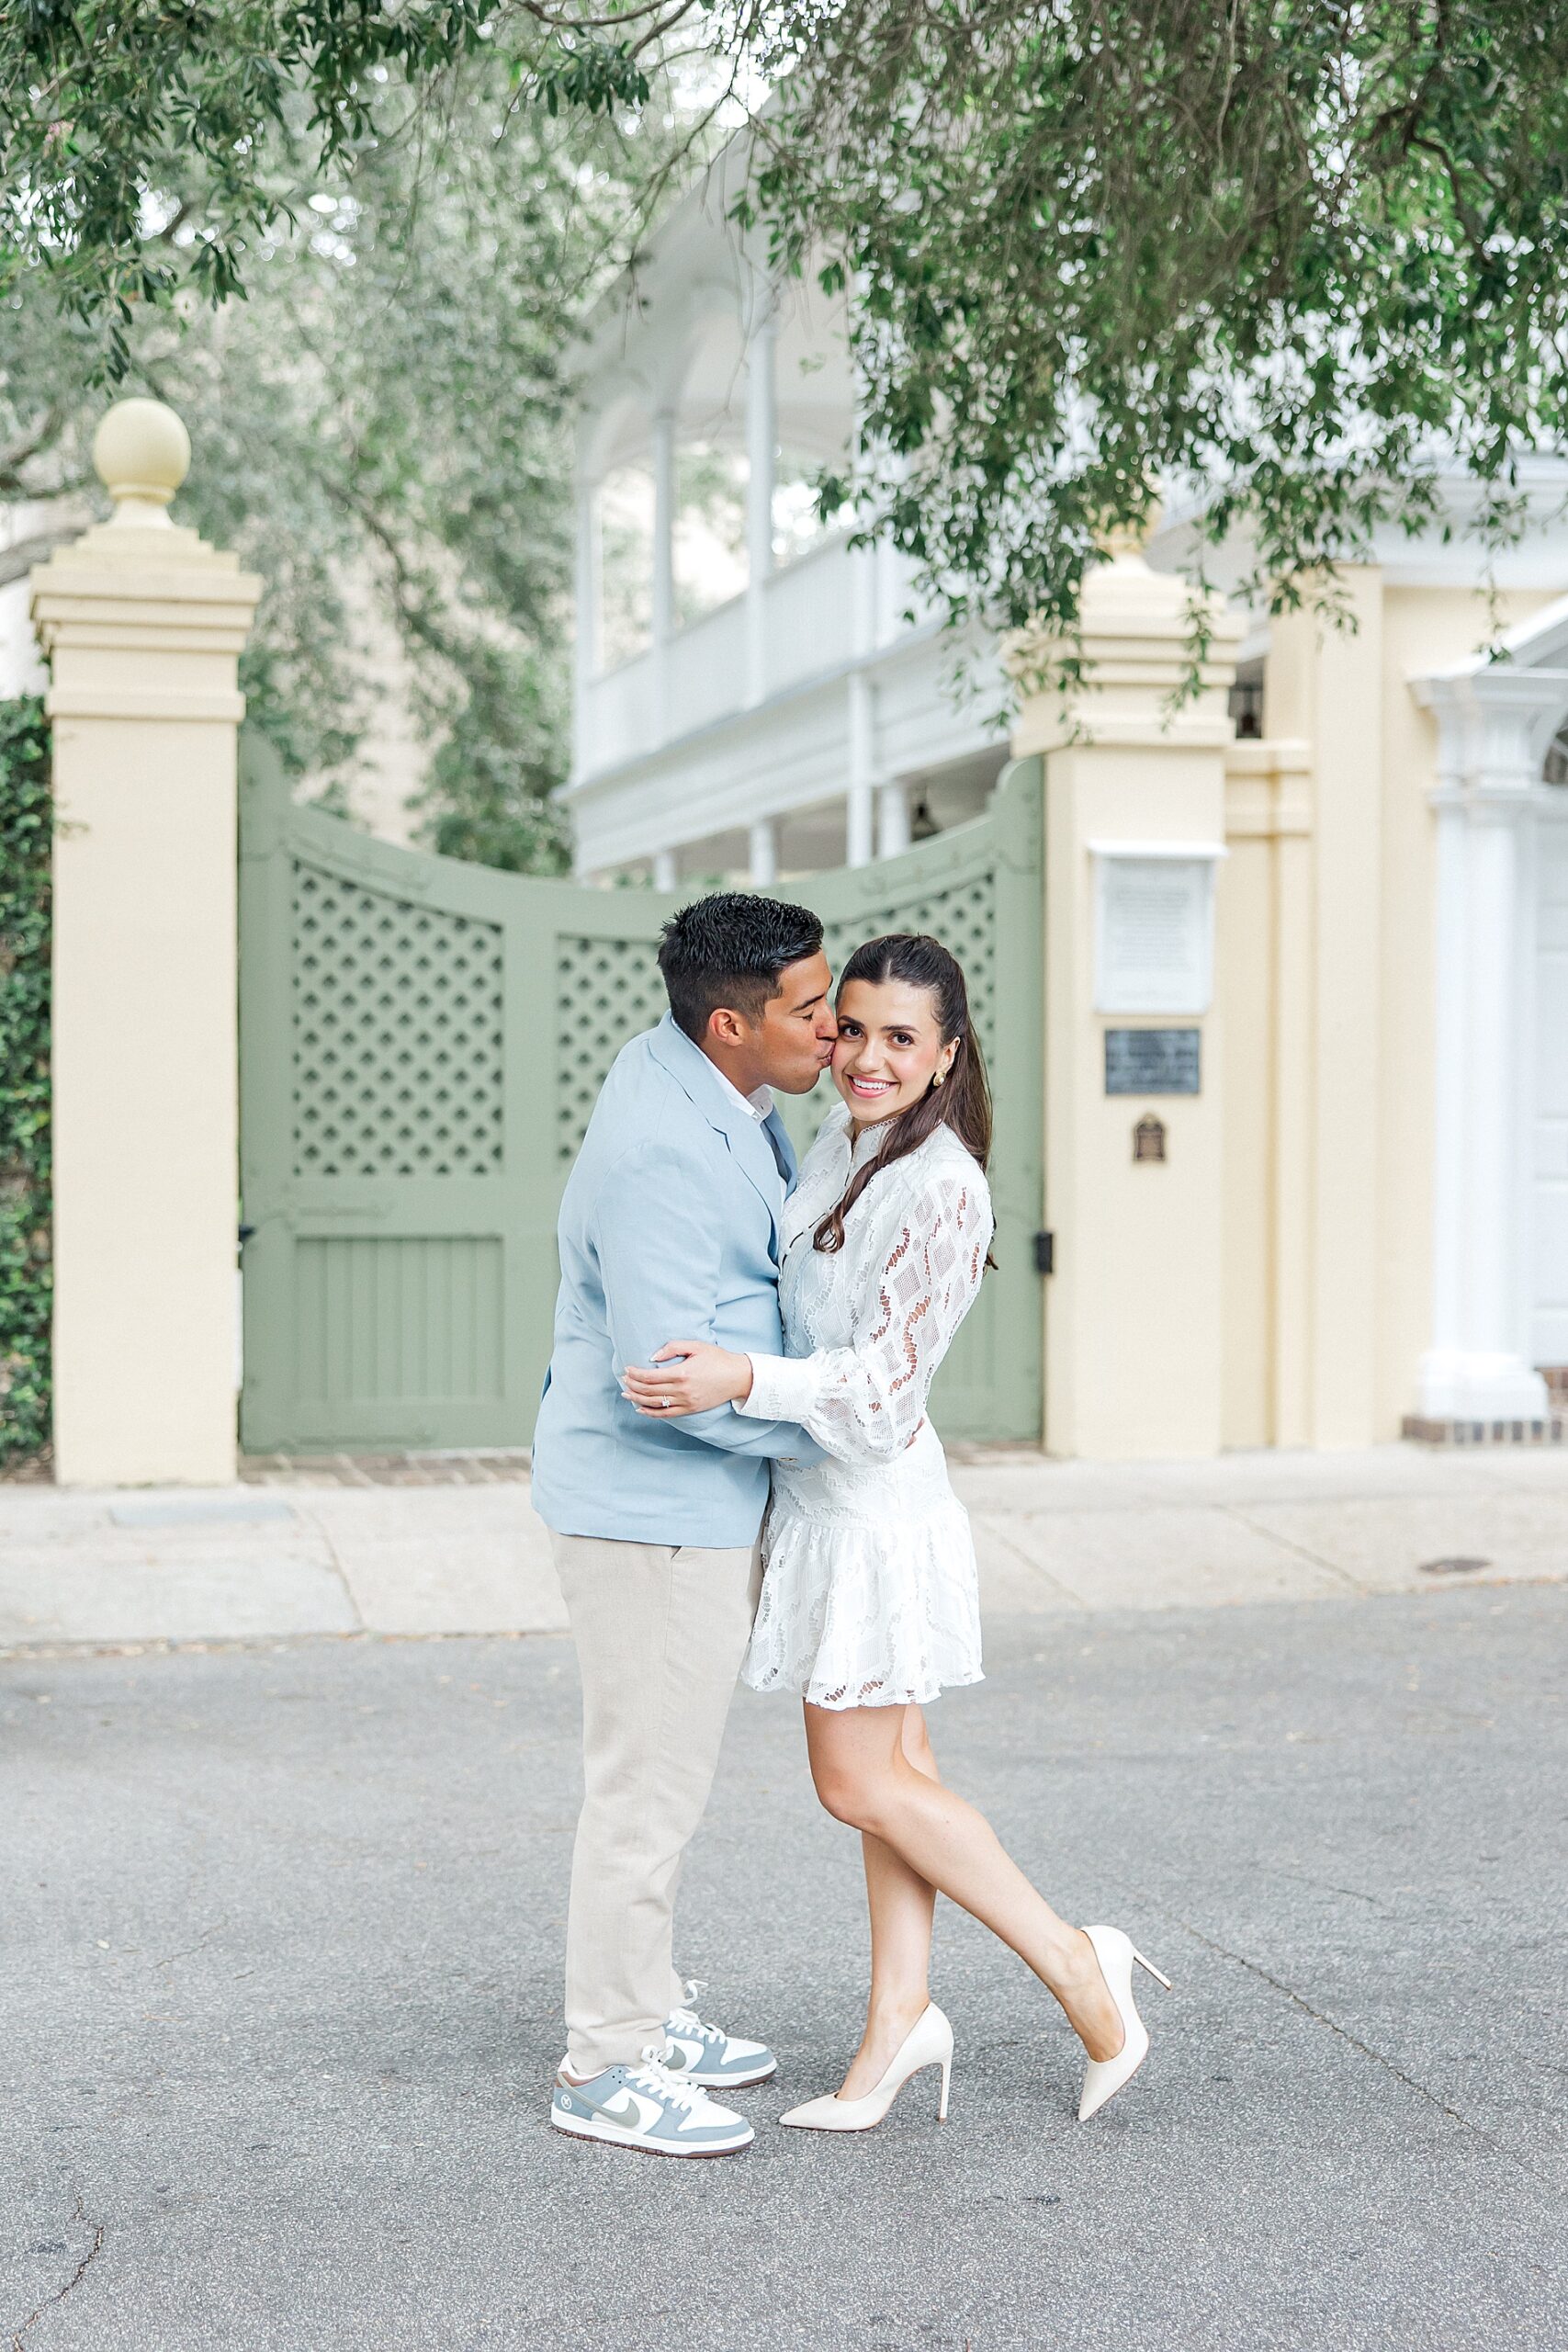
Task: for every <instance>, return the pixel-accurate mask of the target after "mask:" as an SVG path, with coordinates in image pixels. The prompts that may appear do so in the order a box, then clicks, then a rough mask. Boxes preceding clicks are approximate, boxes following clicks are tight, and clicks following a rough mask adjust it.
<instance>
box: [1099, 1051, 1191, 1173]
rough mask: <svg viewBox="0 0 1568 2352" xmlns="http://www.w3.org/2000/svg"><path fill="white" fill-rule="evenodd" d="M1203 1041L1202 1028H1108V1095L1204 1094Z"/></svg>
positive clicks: (1106, 1079) (1106, 1077) (1106, 1072)
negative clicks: (1202, 1092)
mask: <svg viewBox="0 0 1568 2352" xmlns="http://www.w3.org/2000/svg"><path fill="white" fill-rule="evenodd" d="M1202 1042H1203V1033H1202V1031H1201V1029H1108V1030H1107V1031H1106V1033H1105V1091H1106V1092H1107V1094H1197V1093H1200V1092H1201V1091H1202V1075H1203V1070H1202V1050H1201V1049H1202ZM1160 1157H1161V1158H1162V1159H1163V1158H1164V1154H1163V1152H1162V1153H1161V1154H1160Z"/></svg>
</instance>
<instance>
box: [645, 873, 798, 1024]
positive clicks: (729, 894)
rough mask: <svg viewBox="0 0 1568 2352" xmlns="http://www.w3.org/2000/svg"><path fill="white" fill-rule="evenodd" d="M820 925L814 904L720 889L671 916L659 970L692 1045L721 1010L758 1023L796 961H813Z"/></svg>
mask: <svg viewBox="0 0 1568 2352" xmlns="http://www.w3.org/2000/svg"><path fill="white" fill-rule="evenodd" d="M821 944H822V923H821V919H820V917H819V916H818V915H814V914H813V913H812V911H811V910H810V908H809V907H792V906H789V905H787V904H786V903H785V901H784V899H760V898H758V897H756V896H755V895H754V893H753V892H751V891H750V890H716V891H715V892H714V894H713V896H712V898H710V899H694V901H693V903H692V904H691V905H690V906H689V907H682V910H681V911H680V913H679V914H678V915H671V918H670V921H669V922H667V923H666V924H665V926H664V930H663V933H662V936H661V937H660V943H659V968H660V971H661V972H662V973H663V975H664V985H665V988H666V989H668V991H669V995H670V1010H671V1012H672V1013H673V1014H674V1016H675V1020H676V1023H677V1025H678V1026H679V1027H680V1028H682V1029H683V1030H684V1031H685V1033H686V1035H687V1036H688V1037H690V1038H691V1039H692V1040H693V1041H694V1044H696V1045H701V1043H702V1041H703V1039H704V1038H705V1036H706V1035H707V1026H708V1020H709V1017H710V1015H711V1014H713V1013H715V1012H717V1011H718V1009H719V1007H720V1006H721V1005H723V1006H725V1007H727V1008H728V1011H730V1012H739V1013H741V1014H743V1015H744V1017H745V1018H746V1019H747V1020H748V1021H750V1023H753V1025H754V1024H755V1023H757V1022H759V1021H761V1017H762V1007H763V1006H764V1005H765V1004H766V1003H767V1002H768V1001H769V999H770V998H772V997H775V996H777V994H778V992H779V977H780V975H781V973H783V972H784V970H785V969H786V968H787V967H788V966H790V965H791V964H799V963H802V962H804V960H805V958H806V957H807V956H815V955H816V954H817V953H818V949H819V948H820V947H821Z"/></svg>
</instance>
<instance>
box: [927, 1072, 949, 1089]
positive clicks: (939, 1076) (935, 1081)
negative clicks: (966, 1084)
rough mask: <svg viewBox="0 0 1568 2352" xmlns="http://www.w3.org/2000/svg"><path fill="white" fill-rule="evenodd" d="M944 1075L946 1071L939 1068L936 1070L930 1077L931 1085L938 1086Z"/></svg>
mask: <svg viewBox="0 0 1568 2352" xmlns="http://www.w3.org/2000/svg"><path fill="white" fill-rule="evenodd" d="M946 1076H947V1072H946V1071H945V1070H942V1069H939V1070H938V1071H937V1072H936V1075H935V1076H934V1077H933V1078H932V1080H931V1084H932V1085H933V1086H940V1085H941V1084H942V1080H943V1079H944V1078H945V1077H946Z"/></svg>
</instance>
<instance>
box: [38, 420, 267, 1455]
mask: <svg viewBox="0 0 1568 2352" xmlns="http://www.w3.org/2000/svg"><path fill="white" fill-rule="evenodd" d="M93 462H94V464H95V466H96V469H97V471H98V475H99V478H100V479H101V481H103V483H104V485H105V487H106V488H107V491H108V493H109V496H110V498H111V499H112V500H113V501H114V514H113V516H112V518H111V520H110V521H109V522H107V523H102V524H99V525H98V526H96V528H95V529H93V530H90V531H88V532H87V533H86V534H85V536H84V537H82V538H80V539H78V540H76V541H75V542H74V543H73V545H72V546H70V547H67V548H62V549H61V550H60V552H59V553H58V554H56V555H55V556H53V557H52V558H51V560H50V561H49V562H48V563H46V564H42V565H40V566H39V568H38V569H37V570H36V571H34V572H33V574H32V613H33V618H34V621H35V623H36V624H37V627H38V631H39V638H40V639H41V640H42V643H43V645H44V648H45V650H47V651H48V653H49V654H50V656H51V662H52V668H53V684H52V686H51V689H50V693H49V698H48V704H47V707H48V710H49V713H50V716H51V718H52V720H53V722H54V796H55V808H56V814H57V820H58V827H57V831H56V833H55V840H54V982H53V986H54V1009H53V1043H52V1062H53V1080H54V1114H53V1116H54V1201H55V1227H54V1267H55V1297H54V1378H55V1391H54V1457H55V1476H56V1477H57V1479H58V1480H59V1481H60V1482H61V1484H62V1485H64V1486H120V1485H123V1486H140V1485H152V1484H162V1483H164V1482H167V1483H170V1484H189V1485H222V1484H224V1483H226V1482H227V1481H229V1480H231V1478H232V1477H233V1476H234V1469H235V1402H234V1342H235V1305H236V1295H237V1285H236V1279H235V1258H236V1249H237V1239H236V1232H237V1221H238V1220H237V1209H238V1199H239V1154H238V1107H237V1106H238V1053H237V1042H236V1035H235V982H236V968H235V967H236V956H235V872H236V865H235V838H234V820H235V735H236V730H237V729H238V727H239V722H240V719H241V718H242V717H243V712H244V701H243V696H242V695H240V693H239V692H238V690H237V687H236V684H235V670H236V663H237V661H238V657H239V654H240V652H241V650H242V649H243V645H244V642H245V639H246V637H247V635H248V633H249V630H250V626H251V618H252V615H253V613H254V608H255V603H256V599H257V597H258V596H259V595H260V594H261V590H262V583H261V582H260V581H259V580H258V579H256V578H255V577H254V575H253V574H251V573H249V572H243V571H241V570H240V569H239V565H238V562H237V560H236V559H235V558H234V557H233V556H231V555H226V554H224V553H222V552H221V551H220V549H219V548H210V547H209V546H207V545H206V543H205V542H204V541H203V540H202V539H200V538H198V537H197V534H196V533H195V532H194V531H191V530H186V529H181V528H178V527H176V526H175V525H174V524H173V523H171V522H170V520H169V516H168V513H167V511H166V510H167V508H168V504H169V502H170V500H171V499H172V498H173V496H174V494H175V491H176V490H177V489H178V488H179V486H180V484H181V482H182V481H184V480H185V477H186V469H187V468H188V466H189V463H190V443H189V441H188V439H187V437H186V429H185V426H184V425H183V424H181V422H180V420H179V418H178V417H177V416H176V415H175V413H174V412H173V410H172V409H167V408H164V406H163V404H162V403H161V402H160V401H145V400H130V401H118V402H117V403H116V405H115V406H114V407H113V408H111V409H110V410H109V412H108V413H107V416H106V417H105V418H104V420H103V423H102V424H100V425H99V427H98V431H97V435H96V439H95V441H94V444H93Z"/></svg>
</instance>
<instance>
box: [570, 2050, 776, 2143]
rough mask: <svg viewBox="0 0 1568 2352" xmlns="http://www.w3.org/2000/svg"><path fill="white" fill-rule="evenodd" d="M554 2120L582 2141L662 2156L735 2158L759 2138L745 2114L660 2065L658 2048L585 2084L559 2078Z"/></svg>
mask: <svg viewBox="0 0 1568 2352" xmlns="http://www.w3.org/2000/svg"><path fill="white" fill-rule="evenodd" d="M550 2121H551V2122H552V2123H553V2124H554V2125H555V2127H556V2130H557V2131H570V2132H571V2133H572V2135H573V2136H574V2138H576V2139H579V2140H605V2141H608V2142H609V2143H610V2145H611V2146H612V2147H616V2148H647V2149H649V2151H650V2152H651V2153H652V2154H654V2155H659V2156H729V2155H734V2154H737V2153H738V2152H739V2150H740V2149H741V2148H749V2147H750V2144H751V2142H752V2139H753V2138H754V2136H755V2134H754V2133H753V2131H752V2130H751V2126H750V2124H749V2123H748V2122H747V2120H746V2119H745V2117H744V2116H743V2115H736V2114H734V2113H733V2112H732V2111H731V2110H730V2109H728V2107H720V2106H719V2105H718V2103H717V2101H716V2099H711V2098H709V2097H708V2095H707V2093H706V2092H705V2090H703V2089H702V2088H701V2087H700V2086H699V2085H697V2084H696V2083H692V2082H682V2081H680V2080H679V2079H678V2078H677V2077H676V2076H675V2075H671V2074H669V2073H667V2072H666V2070H665V2069H664V2067H663V2066H661V2065H660V2064H658V2063H657V2045H655V2046H654V2048H652V2049H649V2050H647V2051H645V2052H643V2058H642V2063H641V2064H640V2065H636V2066H606V2067H605V2069H604V2073H603V2074H601V2075H590V2076H589V2078H588V2080H587V2081H586V2082H585V2083H568V2082H563V2081H560V2080H558V2081H557V2083H556V2086H555V2091H554V2094H553V2096H552V2098H551V2099H550Z"/></svg>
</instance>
